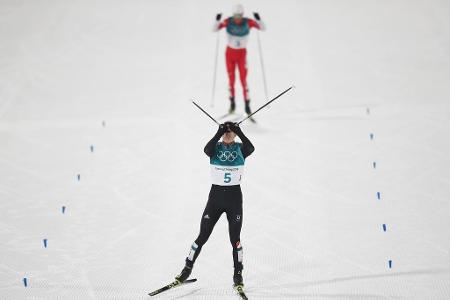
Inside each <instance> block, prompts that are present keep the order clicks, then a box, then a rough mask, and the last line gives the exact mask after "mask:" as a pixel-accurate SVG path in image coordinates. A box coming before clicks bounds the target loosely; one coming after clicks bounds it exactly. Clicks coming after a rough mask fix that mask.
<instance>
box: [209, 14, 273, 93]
mask: <svg viewBox="0 0 450 300" xmlns="http://www.w3.org/2000/svg"><path fill="white" fill-rule="evenodd" d="M240 20H241V21H240V22H236V21H235V19H233V18H232V17H231V18H228V19H225V20H223V21H222V22H219V21H217V22H216V23H215V24H214V28H213V31H219V30H220V29H222V28H226V30H227V38H228V45H227V49H226V51H225V58H226V65H227V72H228V79H229V90H230V98H233V99H234V97H235V91H234V82H235V80H236V75H235V73H236V66H237V67H238V69H239V78H240V80H241V84H242V90H243V92H244V100H245V101H249V100H250V96H249V91H248V85H247V61H246V57H247V49H246V47H247V43H248V35H249V33H250V29H251V28H256V29H259V30H265V25H264V23H263V22H262V21H261V20H260V21H256V20H252V19H249V18H242V19H240Z"/></svg>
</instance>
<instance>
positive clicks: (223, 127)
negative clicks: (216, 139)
mask: <svg viewBox="0 0 450 300" xmlns="http://www.w3.org/2000/svg"><path fill="white" fill-rule="evenodd" d="M227 130H228V128H227V126H226V125H225V124H220V125H219V129H218V130H217V133H218V134H220V135H223V134H224V133H225V132H227Z"/></svg>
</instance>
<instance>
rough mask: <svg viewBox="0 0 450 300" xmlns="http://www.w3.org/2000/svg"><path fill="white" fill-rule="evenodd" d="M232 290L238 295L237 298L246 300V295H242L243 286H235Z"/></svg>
mask: <svg viewBox="0 0 450 300" xmlns="http://www.w3.org/2000/svg"><path fill="white" fill-rule="evenodd" d="M234 289H235V290H236V292H237V293H238V295H239V297H241V299H244V300H248V298H247V295H245V293H244V286H243V285H235V286H234Z"/></svg>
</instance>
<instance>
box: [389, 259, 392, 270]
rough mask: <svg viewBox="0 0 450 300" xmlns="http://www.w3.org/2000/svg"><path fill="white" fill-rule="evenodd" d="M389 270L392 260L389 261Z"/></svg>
mask: <svg viewBox="0 0 450 300" xmlns="http://www.w3.org/2000/svg"><path fill="white" fill-rule="evenodd" d="M389 269H392V260H389Z"/></svg>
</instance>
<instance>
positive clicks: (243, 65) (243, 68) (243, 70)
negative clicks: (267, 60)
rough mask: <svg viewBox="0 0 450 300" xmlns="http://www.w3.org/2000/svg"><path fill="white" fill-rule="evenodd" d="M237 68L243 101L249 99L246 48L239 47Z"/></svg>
mask: <svg viewBox="0 0 450 300" xmlns="http://www.w3.org/2000/svg"><path fill="white" fill-rule="evenodd" d="M238 68H239V79H240V80H241V85H242V91H243V93H244V100H245V102H247V101H249V100H250V95H249V90H248V85H247V73H248V69H247V49H240V52H239V61H238Z"/></svg>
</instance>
